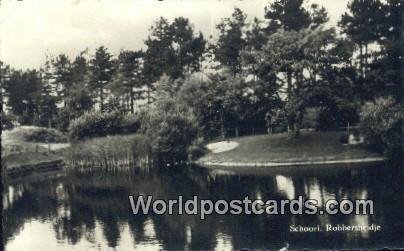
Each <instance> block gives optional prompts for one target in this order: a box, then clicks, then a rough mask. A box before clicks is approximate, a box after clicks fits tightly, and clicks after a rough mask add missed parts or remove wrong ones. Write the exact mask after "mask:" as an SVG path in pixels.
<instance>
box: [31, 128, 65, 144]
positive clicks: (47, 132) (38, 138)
mask: <svg viewBox="0 0 404 251" xmlns="http://www.w3.org/2000/svg"><path fill="white" fill-rule="evenodd" d="M24 139H25V140H26V141H31V142H49V143H63V142H66V141H67V138H66V136H65V135H63V134H62V133H61V132H59V131H58V130H55V129H48V128H43V127H38V128H35V129H32V130H30V131H29V132H27V133H26V134H24Z"/></svg>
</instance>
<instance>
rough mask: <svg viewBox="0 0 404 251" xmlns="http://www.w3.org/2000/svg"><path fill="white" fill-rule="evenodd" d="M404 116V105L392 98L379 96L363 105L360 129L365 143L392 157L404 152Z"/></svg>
mask: <svg viewBox="0 0 404 251" xmlns="http://www.w3.org/2000/svg"><path fill="white" fill-rule="evenodd" d="M403 117H404V109H403V105H401V104H396V103H394V101H393V99H391V98H379V99H377V100H376V101H375V102H373V103H366V104H365V105H364V106H363V107H362V112H361V120H360V124H359V126H360V130H361V132H362V134H363V136H364V137H365V144H366V145H367V146H368V147H370V148H371V149H373V150H375V151H378V152H381V153H384V154H385V155H387V156H388V157H390V158H396V157H399V156H400V154H402V152H403V149H402V141H401V132H402V131H401V123H402V120H403Z"/></svg>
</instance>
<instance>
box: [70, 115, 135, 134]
mask: <svg viewBox="0 0 404 251" xmlns="http://www.w3.org/2000/svg"><path fill="white" fill-rule="evenodd" d="M139 128H140V119H139V116H138V115H136V114H129V115H126V116H123V115H122V114H121V113H120V112H118V111H113V112H104V113H103V112H99V111H97V112H96V111H91V112H87V113H84V114H83V115H82V116H80V117H78V118H77V119H75V120H73V121H72V122H71V123H70V125H69V138H70V139H71V140H80V139H85V138H93V137H102V136H106V135H115V134H126V133H135V132H137V130H139Z"/></svg>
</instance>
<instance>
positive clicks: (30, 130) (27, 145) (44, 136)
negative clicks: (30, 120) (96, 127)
mask: <svg viewBox="0 0 404 251" xmlns="http://www.w3.org/2000/svg"><path fill="white" fill-rule="evenodd" d="M68 146H69V144H68V143H67V138H66V137H65V135H64V134H62V133H61V132H59V131H57V130H54V129H47V128H42V127H35V126H21V127H16V128H14V129H12V130H5V131H3V132H2V135H1V150H2V152H1V156H2V166H4V167H5V168H6V169H8V170H11V169H21V168H22V169H23V167H27V166H29V167H33V166H35V165H38V166H40V165H45V164H46V163H54V162H60V161H62V160H63V159H64V149H66V148H67V147H68ZM49 148H50V149H49Z"/></svg>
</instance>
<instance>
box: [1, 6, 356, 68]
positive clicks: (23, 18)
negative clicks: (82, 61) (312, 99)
mask: <svg viewBox="0 0 404 251" xmlns="http://www.w3.org/2000/svg"><path fill="white" fill-rule="evenodd" d="M270 1H271V0H246V1H236V0H221V1H219V0H188V1H185V0H182V1H180V0H165V1H157V0H119V1H115V0H23V1H16V0H3V1H1V0H0V5H1V6H0V57H1V60H2V61H4V62H5V63H6V64H9V65H11V66H12V67H15V68H39V67H40V66H41V65H42V64H43V62H44V61H45V54H46V53H47V54H50V55H57V54H59V53H66V54H67V55H69V56H70V57H74V56H75V55H77V54H78V53H79V52H80V51H82V50H84V49H86V48H89V50H90V53H93V52H94V48H96V47H98V46H100V45H105V46H107V47H108V49H110V51H111V52H112V53H114V54H117V53H119V51H120V50H121V49H130V50H138V49H141V48H144V40H145V39H146V38H147V35H148V30H149V28H150V26H151V25H152V23H153V22H154V21H155V20H156V19H157V18H158V17H160V16H164V17H166V18H168V19H170V20H172V19H173V18H174V17H177V16H184V17H187V18H189V19H190V21H191V23H193V24H194V27H195V30H196V31H202V33H203V34H204V36H205V37H209V36H210V35H214V34H215V25H216V24H217V23H218V22H220V19H221V18H223V17H228V16H230V15H231V13H232V11H233V8H234V7H236V6H237V7H239V8H240V9H242V10H243V11H244V12H245V13H246V14H247V16H248V19H252V18H253V17H258V18H260V19H263V16H264V6H266V5H267V4H268V2H270ZM348 2H349V0H309V1H308V3H307V4H310V3H318V4H320V5H322V6H324V7H326V8H327V10H328V12H329V16H330V19H331V20H330V23H331V24H335V23H336V22H337V21H338V20H339V18H340V16H341V14H342V13H343V12H345V11H346V8H347V3H348Z"/></svg>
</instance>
